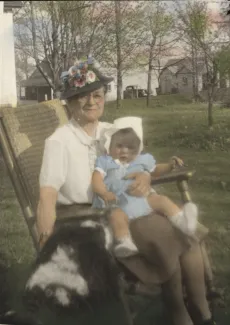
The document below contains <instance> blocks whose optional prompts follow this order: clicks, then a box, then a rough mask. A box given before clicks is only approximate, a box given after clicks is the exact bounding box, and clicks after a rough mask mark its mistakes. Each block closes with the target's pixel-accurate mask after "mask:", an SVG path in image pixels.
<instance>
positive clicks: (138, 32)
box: [101, 1, 144, 109]
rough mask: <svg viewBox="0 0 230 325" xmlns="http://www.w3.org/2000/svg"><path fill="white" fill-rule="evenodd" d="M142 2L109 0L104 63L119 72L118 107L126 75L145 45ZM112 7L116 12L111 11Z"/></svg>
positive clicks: (118, 106) (103, 54)
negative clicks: (123, 79)
mask: <svg viewBox="0 0 230 325" xmlns="http://www.w3.org/2000/svg"><path fill="white" fill-rule="evenodd" d="M141 7H142V4H141V3H140V2H132V1H112V2H111V1H106V2H105V4H104V7H103V11H104V13H106V12H107V15H108V16H109V17H110V19H109V21H108V24H107V25H106V36H105V37H106V39H107V42H106V43H105V46H104V49H103V53H102V55H101V58H102V62H103V63H104V64H105V66H107V67H108V68H109V69H113V70H114V69H116V71H117V108H118V109H119V108H120V106H121V98H122V78H123V75H124V74H125V73H126V72H127V71H129V70H131V69H134V68H135V59H136V57H137V56H138V55H139V52H140V50H141V47H142V45H143V40H144V35H143V32H142V28H141V27H142V22H143V20H142V13H143V12H142V10H141ZM111 8H113V12H111Z"/></svg>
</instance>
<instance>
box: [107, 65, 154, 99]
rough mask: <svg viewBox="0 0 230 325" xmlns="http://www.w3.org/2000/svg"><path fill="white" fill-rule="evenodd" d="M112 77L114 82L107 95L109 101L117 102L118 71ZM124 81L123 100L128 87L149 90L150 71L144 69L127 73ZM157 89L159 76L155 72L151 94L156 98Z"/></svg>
mask: <svg viewBox="0 0 230 325" xmlns="http://www.w3.org/2000/svg"><path fill="white" fill-rule="evenodd" d="M110 74H111V71H110ZM112 75H113V76H114V81H113V82H111V83H110V84H109V85H108V92H107V94H106V100H107V101H113V100H116V98H117V80H116V70H114V71H113V72H112ZM122 81H123V87H122V98H123V93H124V91H125V89H126V87H127V86H137V87H138V88H141V89H146V90H147V82H148V71H147V69H143V70H133V71H129V72H126V73H125V74H124V75H123V78H122ZM156 88H158V76H157V72H156V71H153V72H152V82H151V92H152V94H153V95H154V96H155V95H156Z"/></svg>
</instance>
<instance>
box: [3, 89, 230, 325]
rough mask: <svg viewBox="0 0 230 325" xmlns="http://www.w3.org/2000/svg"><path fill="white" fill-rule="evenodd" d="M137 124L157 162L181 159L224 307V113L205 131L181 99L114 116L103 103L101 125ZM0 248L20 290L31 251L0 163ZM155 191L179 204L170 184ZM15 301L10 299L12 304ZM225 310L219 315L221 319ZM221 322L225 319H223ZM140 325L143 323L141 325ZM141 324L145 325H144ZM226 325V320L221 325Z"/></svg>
mask: <svg viewBox="0 0 230 325" xmlns="http://www.w3.org/2000/svg"><path fill="white" fill-rule="evenodd" d="M129 115H131V116H140V117H142V118H143V124H144V134H145V146H146V150H147V151H148V152H150V153H152V154H153V155H154V156H155V158H156V160H157V162H165V161H167V160H168V159H169V158H170V157H171V156H173V155H178V156H180V157H181V158H183V159H184V161H185V162H186V164H188V166H189V168H191V169H195V170H196V174H195V176H194V178H193V179H192V180H191V181H190V189H191V194H192V197H193V200H194V201H195V202H197V204H198V206H199V210H200V219H201V221H202V222H203V223H204V224H205V225H206V226H207V227H209V228H210V236H209V239H208V246H209V248H210V254H211V259H212V261H213V266H214V270H215V276H216V277H215V280H216V283H217V285H218V286H219V287H220V288H222V289H223V290H224V295H225V302H226V306H228V304H229V303H230V263H229V256H230V236H229V234H230V173H229V167H230V163H229V156H230V110H229V109H220V108H219V107H215V108H214V121H215V125H214V127H213V129H212V130H209V129H208V128H207V110H206V105H205V104H194V103H191V102H190V101H189V100H188V99H186V98H184V97H181V96H176V95H175V96H173V95H172V96H160V97H159V98H153V100H152V102H151V105H150V107H149V108H148V109H147V108H145V102H144V100H143V99H138V100H125V101H123V107H122V108H121V109H120V110H119V111H117V110H116V109H115V103H113V102H111V103H107V105H106V109H105V114H104V118H103V119H104V120H106V121H112V120H113V119H114V118H118V117H120V116H129ZM0 179H1V182H0V198H1V199H0V233H1V236H0V247H1V254H2V258H0V261H1V260H2V262H1V263H2V264H3V265H4V266H7V268H8V276H7V278H8V285H9V288H14V286H15V285H17V286H19V287H20V286H21V285H23V280H22V279H25V278H26V274H27V270H28V265H29V264H30V263H31V261H32V260H33V258H34V254H35V253H34V249H33V245H32V241H31V239H30V237H29V234H28V231H27V227H26V225H25V222H24V220H23V217H22V213H21V210H20V207H19V204H18V203H17V200H16V198H15V194H14V191H13V189H12V186H11V183H10V180H9V178H8V176H7V173H6V170H5V168H4V164H3V162H2V161H1V162H0ZM157 190H158V191H159V192H161V193H165V194H167V195H168V196H170V197H171V198H172V199H174V200H175V201H177V202H179V200H180V197H179V193H178V191H177V190H176V186H175V184H170V185H164V186H158V187H157ZM16 299H17V297H13V296H12V297H11V298H10V301H11V302H12V303H15V300H16ZM225 312H227V309H223V310H221V311H219V313H221V314H222V318H225ZM226 317H227V316H226ZM144 324H145V323H143V325H144ZM146 324H147V323H146ZM223 324H226V325H227V324H229V320H228V321H227V320H226V322H223Z"/></svg>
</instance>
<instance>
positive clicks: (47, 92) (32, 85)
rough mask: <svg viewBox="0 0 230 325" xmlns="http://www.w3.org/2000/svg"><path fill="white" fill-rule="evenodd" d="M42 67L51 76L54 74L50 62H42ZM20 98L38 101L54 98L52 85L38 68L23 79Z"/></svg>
mask: <svg viewBox="0 0 230 325" xmlns="http://www.w3.org/2000/svg"><path fill="white" fill-rule="evenodd" d="M41 67H42V69H44V71H45V72H46V73H47V74H48V75H49V76H50V77H51V76H52V72H51V70H50V67H49V64H48V63H47V62H46V61H43V62H42V63H41ZM20 99H23V100H25V99H26V100H37V101H38V102H42V101H45V100H50V99H53V92H52V89H51V87H50V85H49V84H48V82H47V81H46V79H45V78H44V77H43V76H42V74H41V73H40V71H39V70H38V69H37V68H36V69H35V70H34V72H33V73H32V74H31V76H30V77H29V78H28V79H27V80H23V81H21V83H20Z"/></svg>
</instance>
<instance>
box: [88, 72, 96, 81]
mask: <svg viewBox="0 0 230 325" xmlns="http://www.w3.org/2000/svg"><path fill="white" fill-rule="evenodd" d="M95 80H96V75H95V73H94V72H93V71H91V70H89V71H88V72H87V73H86V83H89V84H90V83H91V82H94V81H95Z"/></svg>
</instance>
